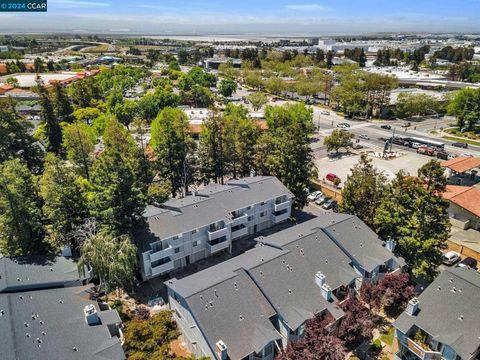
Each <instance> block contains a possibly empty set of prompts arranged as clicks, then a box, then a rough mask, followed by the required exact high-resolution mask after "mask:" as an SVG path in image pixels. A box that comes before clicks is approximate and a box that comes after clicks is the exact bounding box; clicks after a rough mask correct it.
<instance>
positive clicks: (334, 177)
mask: <svg viewBox="0 0 480 360" xmlns="http://www.w3.org/2000/svg"><path fill="white" fill-rule="evenodd" d="M326 178H327V180H328V181H331V182H333V181H335V179H336V178H337V175H335V174H334V173H328V174H327V176H326Z"/></svg>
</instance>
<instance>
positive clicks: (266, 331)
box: [186, 269, 280, 359]
mask: <svg viewBox="0 0 480 360" xmlns="http://www.w3.org/2000/svg"><path fill="white" fill-rule="evenodd" d="M186 301H187V303H188V305H189V307H190V310H191V312H192V314H193V316H194V318H195V319H196V320H197V322H198V323H199V324H201V330H202V332H203V334H204V335H205V338H206V339H207V341H208V342H209V345H210V347H211V348H212V349H215V343H216V342H217V341H219V340H222V341H223V342H224V343H225V345H226V346H227V348H228V350H227V351H228V355H229V357H230V359H243V358H244V357H245V356H247V355H249V354H250V353H252V351H260V350H261V349H263V348H264V347H265V346H266V345H267V344H268V343H270V342H271V341H274V340H278V339H280V334H279V333H278V332H277V331H276V330H275V327H274V326H273V324H272V323H271V321H270V317H272V316H274V315H275V310H274V309H273V308H272V306H271V305H270V304H269V302H268V301H267V299H265V297H264V296H263V294H262V292H261V291H260V290H259V289H258V287H257V286H256V285H255V283H254V282H253V281H252V279H251V278H250V277H249V276H248V274H247V273H246V272H245V270H243V269H240V270H238V271H237V273H236V275H235V276H234V277H232V278H230V279H228V280H225V281H223V282H221V283H219V284H216V285H214V286H213V287H210V288H207V289H205V290H203V291H201V292H199V293H196V294H194V295H191V296H190V297H188V298H187V299H186Z"/></svg>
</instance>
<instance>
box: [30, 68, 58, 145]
mask: <svg viewBox="0 0 480 360" xmlns="http://www.w3.org/2000/svg"><path fill="white" fill-rule="evenodd" d="M36 82H37V86H36V87H35V88H36V91H37V93H38V95H39V96H40V105H41V106H42V110H41V112H40V118H41V121H42V123H43V125H44V127H45V136H46V139H45V140H46V147H47V150H48V151H52V152H54V153H55V154H58V153H59V152H60V150H61V147H62V128H61V127H60V122H59V119H58V118H57V116H56V115H55V111H54V108H53V104H52V101H51V100H50V97H49V94H48V91H47V89H46V88H45V86H44V83H43V81H42V79H41V78H40V77H37V80H36Z"/></svg>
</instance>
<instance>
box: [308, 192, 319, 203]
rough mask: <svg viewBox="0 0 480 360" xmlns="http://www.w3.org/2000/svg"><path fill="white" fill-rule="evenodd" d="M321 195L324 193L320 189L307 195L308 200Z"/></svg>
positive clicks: (313, 199)
mask: <svg viewBox="0 0 480 360" xmlns="http://www.w3.org/2000/svg"><path fill="white" fill-rule="evenodd" d="M320 195H322V192H321V191H320V190H317V191H314V192H312V193H310V194H309V195H308V196H307V200H308V201H315V199H316V198H317V197H319V196H320Z"/></svg>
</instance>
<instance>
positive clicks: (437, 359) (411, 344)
mask: <svg viewBox="0 0 480 360" xmlns="http://www.w3.org/2000/svg"><path fill="white" fill-rule="evenodd" d="M406 340H407V343H406V344H404V345H405V346H406V347H407V348H408V349H409V350H410V351H411V352H412V353H414V354H415V355H417V356H418V357H419V358H420V359H422V360H441V359H442V353H440V352H438V351H432V350H428V349H424V348H423V347H422V346H421V345H420V344H417V343H416V342H415V341H413V340H412V339H410V338H406Z"/></svg>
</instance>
